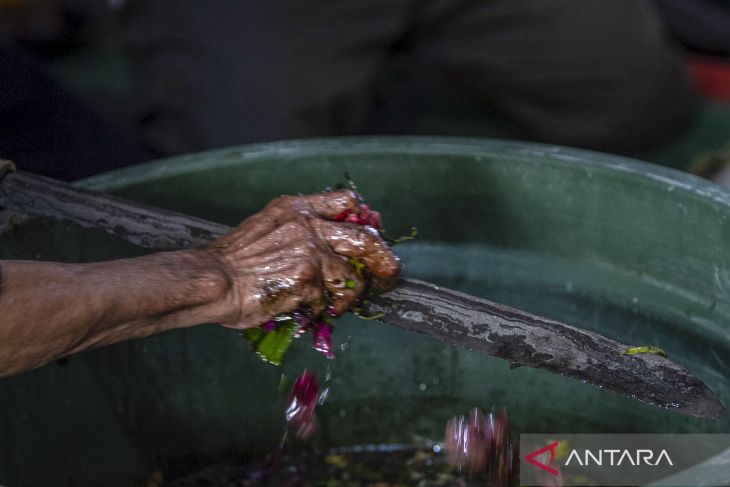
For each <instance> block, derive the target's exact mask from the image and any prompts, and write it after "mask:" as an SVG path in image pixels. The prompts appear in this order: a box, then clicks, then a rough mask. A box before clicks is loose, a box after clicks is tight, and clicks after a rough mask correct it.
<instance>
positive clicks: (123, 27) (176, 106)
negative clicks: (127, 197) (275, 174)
mask: <svg viewBox="0 0 730 487" xmlns="http://www.w3.org/2000/svg"><path fill="white" fill-rule="evenodd" d="M41 3H44V2H39V0H0V9H2V8H3V5H5V8H6V10H7V8H8V6H9V5H10V4H14V5H15V6H16V7H17V5H20V4H25V5H29V4H36V6H37V5H40V4H41ZM51 4H52V2H48V3H45V6H46V7H45V8H48V7H47V6H48V5H51ZM55 5H57V6H59V8H60V9H61V11H62V12H66V14H68V12H75V13H76V24H77V27H78V24H81V27H80V28H81V29H82V28H83V27H85V25H86V24H93V22H94V21H96V22H97V23H98V19H99V18H106V17H109V16H112V17H114V22H112V23H106V24H104V29H102V30H111V31H113V35H111V36H109V35H107V38H108V37H112V38H113V42H115V43H117V45H118V46H121V47H122V49H121V50H119V51H118V52H119V53H121V54H122V56H123V58H124V59H125V61H126V62H128V65H129V67H130V70H131V79H132V84H131V87H130V93H131V95H130V96H129V98H128V99H127V100H125V102H124V103H119V102H118V100H117V102H116V103H117V104H116V105H114V109H111V108H110V106H109V104H110V103H111V100H112V98H113V97H97V98H96V99H93V100H90V104H91V105H92V106H93V107H94V109H95V110H93V111H90V112H89V113H92V112H93V113H92V120H95V121H94V122H86V123H85V124H83V123H82V124H81V125H78V122H77V121H72V118H71V117H60V119H51V120H53V123H51V124H50V125H52V126H51V127H43V129H44V130H45V131H48V130H49V129H50V130H51V132H56V131H58V130H62V132H63V133H65V131H68V132H69V133H71V134H72V135H70V136H69V140H70V141H73V140H74V139H75V138H78V137H81V139H82V140H83V141H86V142H89V143H88V144H86V145H85V146H84V144H83V143H77V144H75V147H73V148H72V149H73V150H69V151H68V154H71V153H80V152H84V151H90V152H91V153H93V159H94V160H96V161H97V162H98V164H99V167H97V168H94V167H89V166H88V165H83V167H81V169H79V170H73V168H64V167H60V168H59V167H58V166H55V168H54V170H53V171H50V174H51V175H54V176H56V177H59V176H58V172H59V171H60V172H63V171H66V170H67V176H66V179H72V178H74V177H80V176H81V175H87V174H90V173H94V172H99V171H100V170H105V169H108V168H109V166H116V165H120V164H125V163H127V164H131V163H135V162H139V160H140V159H144V158H151V157H160V156H169V155H175V154H180V153H186V152H191V151H198V150H205V149H210V148H215V147H221V146H229V145H235V144H242V143H249V142H262V141H272V140H279V139H290V138H308V137H323V136H337V135H355V134H397V133H432V134H433V133H449V134H458V133H465V131H464V130H462V125H460V122H463V121H464V118H465V117H466V118H467V119H468V120H466V122H468V123H469V124H470V125H471V127H472V128H473V127H474V126H477V127H478V126H480V125H484V126H485V130H484V133H481V132H478V131H477V132H476V133H475V132H474V131H473V130H472V131H468V132H469V134H470V135H490V134H491V135H497V136H506V137H511V138H517V139H523V140H536V141H541V142H548V143H554V144H560V145H568V146H576V147H585V148H591V149H596V150H602V151H607V152H613V153H619V154H631V155H636V154H641V153H643V152H645V151H648V150H652V149H655V148H658V147H661V146H662V145H663V144H666V143H667V142H668V141H671V140H672V139H673V138H675V137H676V136H677V135H678V134H680V133H681V132H682V131H683V129H684V128H685V127H686V126H687V125H688V123H689V121H690V120H691V118H692V115H693V111H694V109H695V103H696V100H695V93H694V91H693V89H692V87H691V84H690V81H689V79H688V75H687V72H686V69H685V65H684V60H683V57H682V53H681V50H680V49H679V47H678V45H677V44H675V42H674V40H673V39H671V38H670V36H669V35H668V33H667V31H666V29H665V24H664V23H663V21H662V20H660V17H659V15H658V14H657V12H656V10H655V8H654V6H653V3H651V2H649V1H646V0H645V1H638V2H637V1H628V0H552V1H549V2H545V1H540V0H523V1H520V2H514V1H510V0H492V1H489V2H483V1H472V0H423V1H405V0H341V1H337V2H334V1H319V2H306V3H302V2H289V1H280V2H242V1H238V0H220V1H217V2H199V1H195V0H177V1H172V0H127V1H124V0H114V1H109V2H107V4H106V8H107V12H106V14H102V13H100V10H103V9H100V7H99V6H100V3H99V2H91V1H90V0H75V1H73V2H71V1H69V0H65V1H63V0H57V1H56V2H55ZM35 10H36V12H41V11H42V10H43V8H41V9H38V8H36V9H35ZM110 13H111V14H110ZM38 15H39V16H40V17H39V18H43V17H44V16H47V15H48V14H47V12H46V13H43V14H40V13H39V14H38ZM105 16H106V17H105ZM0 17H2V15H0ZM67 17H68V15H67ZM79 18H80V19H81V21H80V22H79V20H78V19H79ZM66 20H68V19H66ZM6 24H7V22H6ZM16 24H17V22H16ZM2 29H3V27H2V23H1V22H0V31H2ZM11 30H12V29H11ZM82 30H83V29H82ZM98 30H99V29H98V28H97V31H98ZM5 31H6V32H8V29H7V26H6V28H5ZM13 35H14V36H15V37H16V38H17V36H18V35H17V33H15V34H13ZM6 37H7V35H6ZM11 37H12V35H11ZM67 37H68V36H67ZM70 37H71V38H78V37H79V34H78V33H77V32H71V35H70ZM102 37H103V36H102ZM0 38H2V34H0ZM7 57H8V56H7V55H6V56H5V58H7ZM0 62H4V61H2V59H0ZM3 71H5V70H3ZM11 77H12V76H11ZM7 78H8V76H7V74H6V73H5V72H0V93H2V92H3V91H2V88H1V87H2V86H3V85H2V84H1V83H7V82H8V80H7ZM15 78H16V81H17V76H15ZM11 81H12V80H11ZM16 84H17V83H16ZM21 84H22V83H21ZM25 88H26V90H25V91H26V95H25V99H24V103H25V104H30V105H32V104H33V101H34V100H33V98H34V97H33V96H30V95H29V94H30V93H32V92H36V95H38V96H41V95H42V93H45V94H46V95H43V96H47V94H48V93H49V90H50V91H53V90H54V89H56V88H54V87H53V86H50V87H49V85H48V84H47V83H46V84H44V85H38V86H32V85H31V86H26V87H25ZM1 96H2V95H0V97H1ZM40 99H43V98H42V97H41V98H38V99H36V100H35V102H36V105H38V100H40ZM87 101H88V100H87ZM7 104H8V103H7V102H6V105H7ZM87 104H88V103H87ZM10 105H12V106H13V107H14V109H15V110H16V112H20V113H23V116H24V117H32V116H34V113H33V110H24V109H23V108H22V104H18V103H10ZM42 105H43V107H44V109H49V107H54V108H55V111H56V112H58V111H61V112H65V110H66V109H65V108H63V106H62V104H59V103H57V102H56V101H50V102H43V103H42ZM433 107H438V110H441V112H443V113H445V114H446V115H447V116H450V117H452V120H453V121H456V123H451V126H450V127H445V126H444V125H442V126H441V127H436V128H434V127H428V126H425V127H424V125H423V120H424V118H425V117H427V116H428V114H429V113H431V110H432V108H433ZM464 107H467V110H463V108H464ZM5 113H7V106H5V107H3V104H2V102H0V116H1V117H2V119H3V120H7V118H6V115H5ZM99 114H106V118H104V117H103V116H99ZM424 114H425V115H424ZM97 116H98V117H99V118H103V119H104V120H105V121H106V122H107V125H108V126H106V125H104V124H102V123H99V122H98V120H97V119H96V118H94V117H97ZM460 119H461V120H460ZM112 122H113V123H112ZM64 124H66V125H67V126H65V127H62V128H61V127H60V125H64ZM4 125H5V124H4ZM26 125H28V126H31V125H32V124H31V123H29V122H28V123H26ZM46 125H49V124H46ZM87 125H88V126H91V127H95V128H96V129H103V130H101V131H102V132H104V133H105V134H106V135H97V134H96V132H93V131H90V129H84V128H83V127H86V126H87ZM110 127H113V130H111V132H110ZM493 127H497V129H496V130H495V131H492V132H490V131H491V130H492V128H493ZM31 133H33V132H32V131H31V130H28V131H20V130H17V129H16V130H12V129H11V130H10V131H8V127H7V126H5V127H4V128H2V127H0V155H2V156H4V157H6V158H15V159H16V162H19V163H20V164H21V166H23V163H24V160H21V159H31V160H36V161H41V160H42V161H47V160H48V159H47V158H46V157H37V158H33V157H31V156H30V155H29V154H23V157H22V158H18V157H17V156H14V154H13V151H10V153H8V152H7V150H6V151H5V152H3V149H4V148H6V147H7V146H8V140H10V141H11V142H10V145H11V146H12V145H15V146H18V145H20V146H22V148H24V149H25V150H27V151H29V152H32V151H33V150H37V149H42V148H43V144H41V143H36V144H34V143H33V142H34V141H40V140H44V139H43V138H42V137H37V136H35V135H34V136H33V137H31V136H30V134H31ZM119 134H124V135H131V137H129V138H127V139H125V137H124V136H122V135H119ZM117 135H119V136H117ZM3 141H4V142H3ZM97 141H98V142H99V143H98V144H97ZM105 141H107V142H108V143H109V144H111V145H112V146H113V147H112V148H111V149H109V150H106V152H105V151H104V150H102V149H103V147H104V145H105V143H107V142H105ZM21 142H22V143H21ZM33 145H35V149H33V147H32V146H33ZM117 146H121V147H117ZM16 149H17V147H16ZM54 150H56V149H54ZM16 152H18V151H17V150H16ZM60 152H62V151H60ZM44 156H48V154H45V155H44ZM86 157H87V158H88V155H87V156H86ZM68 159H69V158H68V157H67V158H66V160H68ZM82 159H83V158H82ZM110 161H111V162H110ZM44 163H45V162H44ZM90 163H91V164H92V166H93V162H90ZM25 167H26V168H27V166H25ZM32 169H33V170H37V171H39V172H45V173H49V171H47V170H44V169H43V168H40V169H39V168H37V167H35V166H33V167H32ZM68 174H70V175H72V177H70V176H68Z"/></svg>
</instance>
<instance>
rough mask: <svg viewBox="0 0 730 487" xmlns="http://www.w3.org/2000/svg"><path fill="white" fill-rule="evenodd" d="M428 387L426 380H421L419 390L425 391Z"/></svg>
mask: <svg viewBox="0 0 730 487" xmlns="http://www.w3.org/2000/svg"><path fill="white" fill-rule="evenodd" d="M427 387H428V386H427V385H426V383H425V382H421V383H420V384H418V390H420V391H425V390H426V388H427Z"/></svg>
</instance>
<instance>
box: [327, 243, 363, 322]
mask: <svg viewBox="0 0 730 487" xmlns="http://www.w3.org/2000/svg"><path fill="white" fill-rule="evenodd" d="M322 279H323V282H324V287H325V289H326V290H327V292H328V293H329V296H330V306H332V309H333V311H334V312H335V314H337V315H340V314H342V313H344V312H345V311H347V310H348V309H350V307H351V306H352V304H353V302H354V301H355V299H356V298H357V297H358V296H359V295H360V294H361V293H362V292H363V291H364V290H365V280H364V279H363V278H362V277H361V276H358V275H357V274H356V273H355V272H354V269H353V268H352V266H351V265H350V264H349V263H348V262H347V261H345V260H344V259H343V258H342V257H340V256H338V255H336V254H335V253H334V252H332V251H330V250H329V249H327V252H326V255H324V256H323V258H322Z"/></svg>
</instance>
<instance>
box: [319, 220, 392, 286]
mask: <svg viewBox="0 0 730 487" xmlns="http://www.w3.org/2000/svg"><path fill="white" fill-rule="evenodd" d="M312 225H313V227H314V229H315V231H316V232H317V234H318V235H319V237H320V238H321V239H323V240H324V241H326V242H327V243H328V244H329V245H330V247H331V248H332V250H333V251H334V252H335V253H337V254H340V255H345V256H347V257H355V258H357V259H359V260H361V261H362V262H363V263H364V264H365V267H366V268H367V270H368V271H369V273H370V275H371V276H372V278H373V284H375V285H376V286H377V287H379V288H380V289H384V290H387V289H390V288H392V287H393V285H395V281H396V279H397V278H398V272H399V271H400V260H399V259H398V257H396V256H395V254H393V252H392V251H391V250H390V247H388V244H386V243H385V242H384V241H383V239H382V238H380V235H379V234H378V231H377V230H375V229H374V228H372V227H368V226H363V225H354V224H345V223H334V222H329V221H325V220H313V221H312Z"/></svg>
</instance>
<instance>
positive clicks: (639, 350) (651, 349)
mask: <svg viewBox="0 0 730 487" xmlns="http://www.w3.org/2000/svg"><path fill="white" fill-rule="evenodd" d="M640 353H653V354H656V355H661V356H662V357H665V358H666V356H667V352H665V351H664V350H662V349H661V348H659V347H630V348H627V349H626V350H624V351H623V352H621V354H622V355H638V354H640Z"/></svg>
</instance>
